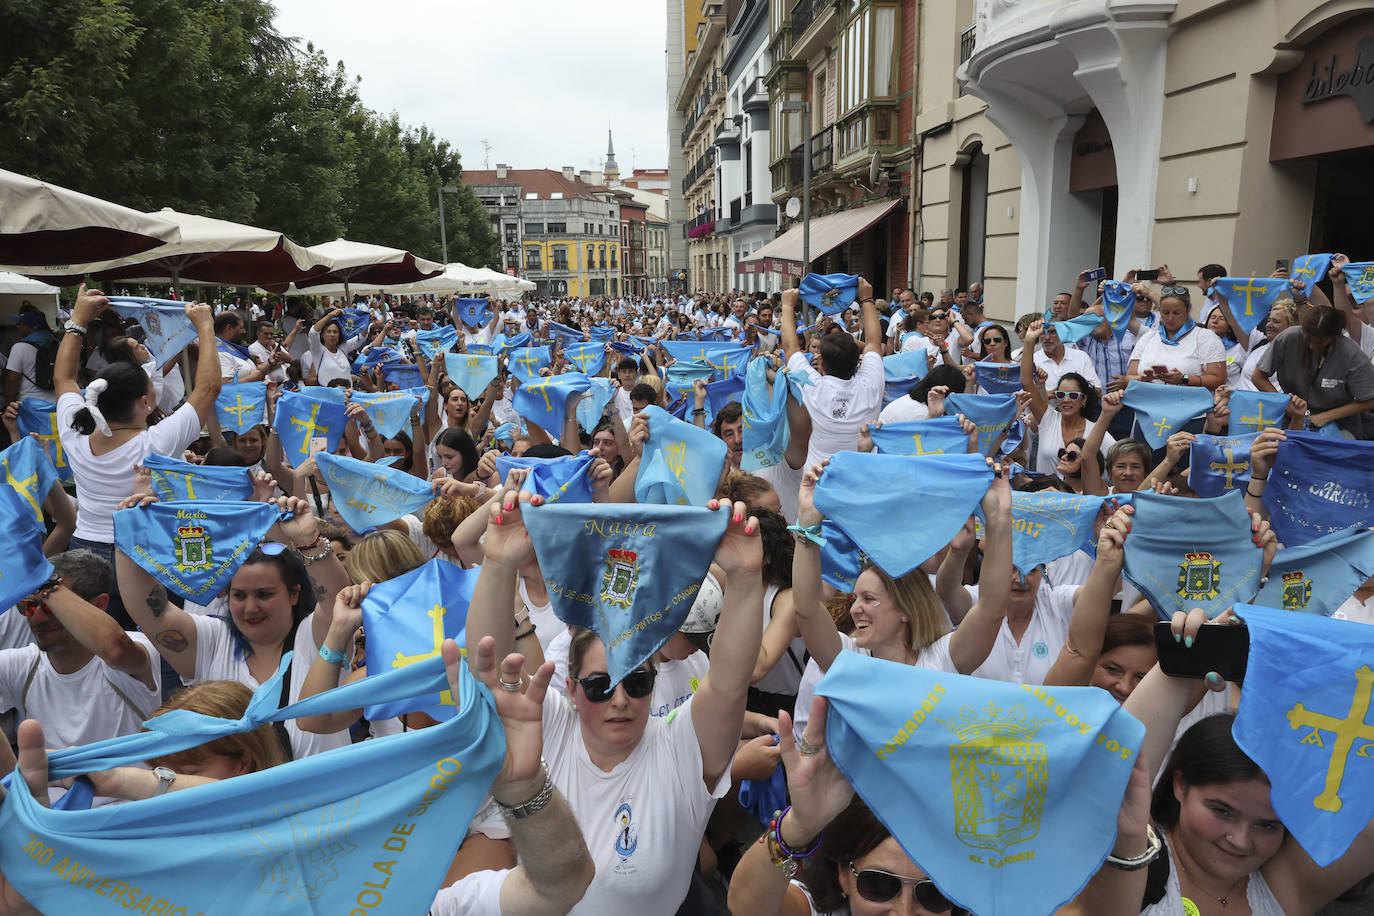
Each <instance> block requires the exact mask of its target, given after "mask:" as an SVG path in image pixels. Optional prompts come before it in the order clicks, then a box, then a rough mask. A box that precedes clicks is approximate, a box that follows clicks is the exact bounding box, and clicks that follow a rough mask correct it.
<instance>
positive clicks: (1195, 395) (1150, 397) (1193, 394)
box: [1121, 380, 1215, 449]
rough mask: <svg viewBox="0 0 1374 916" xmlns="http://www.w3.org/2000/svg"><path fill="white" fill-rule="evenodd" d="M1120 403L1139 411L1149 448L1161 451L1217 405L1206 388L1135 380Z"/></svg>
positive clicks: (1138, 422)
mask: <svg viewBox="0 0 1374 916" xmlns="http://www.w3.org/2000/svg"><path fill="white" fill-rule="evenodd" d="M1121 403H1122V405H1123V406H1125V407H1129V408H1131V409H1132V410H1134V411H1135V412H1136V414H1137V416H1136V424H1137V425H1138V426H1139V428H1140V433H1141V435H1143V436H1144V437H1145V441H1146V442H1148V443H1149V444H1150V448H1154V449H1160V448H1163V447H1164V444H1165V443H1166V442H1168V441H1169V437H1170V436H1172V435H1173V434H1174V433H1176V432H1178V431H1179V430H1181V429H1182V428H1183V427H1184V426H1186V425H1187V424H1188V423H1189V422H1190V421H1192V420H1196V419H1197V418H1198V417H1200V416H1203V415H1204V414H1206V413H1207V412H1208V411H1210V410H1211V409H1212V406H1213V404H1214V403H1215V402H1214V400H1213V398H1212V392H1210V391H1208V390H1207V389H1206V388H1192V387H1187V386H1184V385H1155V384H1151V383H1150V382H1142V381H1139V380H1135V381H1132V382H1131V383H1130V384H1128V385H1127V386H1126V393H1125V395H1123V396H1122V398H1121Z"/></svg>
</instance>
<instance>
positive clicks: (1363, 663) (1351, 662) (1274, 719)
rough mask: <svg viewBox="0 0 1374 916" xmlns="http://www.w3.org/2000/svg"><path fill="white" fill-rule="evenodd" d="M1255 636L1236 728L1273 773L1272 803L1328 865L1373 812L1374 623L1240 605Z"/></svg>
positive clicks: (1307, 848)
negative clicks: (1373, 697) (1372, 702)
mask: <svg viewBox="0 0 1374 916" xmlns="http://www.w3.org/2000/svg"><path fill="white" fill-rule="evenodd" d="M1236 613H1237V614H1239V615H1241V617H1243V618H1244V619H1245V623H1246V626H1247V628H1248V630H1249V633H1250V655H1249V660H1248V662H1247V664H1246V672H1245V690H1244V691H1242V693H1241V698H1240V708H1239V709H1238V710H1237V711H1236V721H1235V724H1234V725H1233V726H1232V727H1231V734H1232V736H1233V737H1234V738H1235V739H1236V744H1238V745H1240V749H1241V750H1242V751H1244V752H1245V754H1246V756H1248V757H1249V758H1250V759H1251V760H1253V761H1254V762H1255V763H1257V764H1258V765H1259V767H1260V768H1261V769H1262V770H1264V775H1265V776H1267V777H1268V778H1269V784H1270V788H1269V802H1270V804H1272V805H1273V806H1274V813H1275V814H1277V815H1278V816H1279V820H1281V821H1282V822H1283V825H1284V827H1286V828H1288V832H1289V833H1291V834H1292V835H1293V839H1295V840H1297V841H1298V843H1299V844H1300V845H1301V846H1302V848H1303V849H1304V850H1305V851H1306V852H1307V854H1308V855H1309V856H1311V857H1312V860H1313V861H1314V862H1316V863H1317V864H1318V865H1319V866H1326V865H1330V864H1331V863H1332V862H1334V861H1335V860H1336V859H1338V858H1340V857H1341V856H1342V855H1344V854H1345V852H1346V850H1348V849H1349V848H1350V844H1351V843H1352V842H1353V841H1354V839H1355V837H1356V836H1358V835H1359V833H1360V831H1362V830H1364V829H1365V827H1366V826H1368V824H1369V821H1370V820H1371V818H1374V769H1371V768H1370V767H1369V766H1368V763H1367V760H1368V756H1369V753H1370V748H1371V741H1374V724H1370V719H1371V715H1370V713H1371V710H1370V708H1369V706H1370V697H1371V694H1374V668H1371V667H1370V663H1369V661H1370V659H1371V658H1374V627H1370V626H1369V625H1367V624H1363V623H1358V622H1356V621H1352V620H1338V619H1335V618H1330V617H1322V616H1319V615H1316V614H1293V613H1289V612H1287V611H1277V610H1274V609H1272V608H1266V607H1251V606H1248V605H1237V606H1236Z"/></svg>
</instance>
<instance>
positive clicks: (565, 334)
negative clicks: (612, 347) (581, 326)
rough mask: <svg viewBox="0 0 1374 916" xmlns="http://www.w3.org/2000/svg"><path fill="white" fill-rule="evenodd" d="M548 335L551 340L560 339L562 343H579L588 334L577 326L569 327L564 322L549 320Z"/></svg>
mask: <svg viewBox="0 0 1374 916" xmlns="http://www.w3.org/2000/svg"><path fill="white" fill-rule="evenodd" d="M549 335H550V336H551V338H552V339H553V340H561V341H563V343H564V344H574V343H581V342H582V341H583V339H584V338H585V337H587V336H589V335H586V334H583V333H582V332H581V331H580V330H578V329H577V328H570V327H568V326H567V325H566V324H559V323H558V322H557V321H550V322H549Z"/></svg>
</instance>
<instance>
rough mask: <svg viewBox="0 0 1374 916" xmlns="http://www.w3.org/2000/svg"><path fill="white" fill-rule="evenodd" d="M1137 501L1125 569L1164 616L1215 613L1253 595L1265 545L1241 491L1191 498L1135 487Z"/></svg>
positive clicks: (1157, 610) (1257, 582) (1157, 611)
mask: <svg viewBox="0 0 1374 916" xmlns="http://www.w3.org/2000/svg"><path fill="white" fill-rule="evenodd" d="M1131 504H1132V505H1133V506H1135V515H1134V516H1132V518H1131V536H1130V537H1128V538H1126V549H1125V557H1126V565H1125V575H1126V578H1127V579H1128V580H1129V581H1130V582H1131V583H1132V584H1134V585H1135V587H1136V588H1138V589H1140V594H1141V595H1143V596H1145V598H1147V599H1149V602H1150V605H1151V606H1152V607H1153V608H1154V609H1155V612H1156V613H1158V614H1159V616H1160V617H1161V618H1162V619H1164V620H1169V619H1170V618H1171V617H1173V615H1174V613H1175V612H1176V611H1183V612H1184V613H1187V612H1188V611H1191V610H1192V609H1193V608H1201V609H1202V610H1204V611H1206V612H1207V616H1208V617H1216V616H1217V615H1218V614H1220V613H1222V612H1223V611H1225V610H1226V609H1227V608H1229V607H1230V606H1231V605H1233V604H1235V603H1236V602H1238V601H1249V600H1251V599H1252V598H1254V597H1255V593H1256V592H1257V591H1259V579H1260V562H1261V560H1262V559H1263V553H1264V551H1263V550H1261V549H1260V548H1259V547H1258V546H1256V544H1255V543H1254V541H1253V540H1251V531H1250V514H1249V513H1248V512H1246V511H1245V499H1244V497H1242V496H1241V494H1240V492H1239V491H1237V490H1232V491H1231V492H1229V493H1227V494H1226V495H1225V496H1219V497H1217V498H1216V499H1185V498H1184V497H1181V496H1160V495H1159V494H1158V493H1147V492H1144V491H1141V490H1137V491H1136V492H1135V494H1134V496H1133V499H1132V501H1131Z"/></svg>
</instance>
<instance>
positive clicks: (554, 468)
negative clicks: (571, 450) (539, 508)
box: [496, 452, 594, 503]
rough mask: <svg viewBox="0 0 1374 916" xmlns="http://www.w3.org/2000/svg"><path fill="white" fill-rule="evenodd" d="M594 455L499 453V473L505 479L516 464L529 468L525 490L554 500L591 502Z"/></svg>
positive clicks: (554, 501) (523, 489) (523, 490)
mask: <svg viewBox="0 0 1374 916" xmlns="http://www.w3.org/2000/svg"><path fill="white" fill-rule="evenodd" d="M593 460H594V459H593V458H592V456H591V453H590V452H578V453H577V454H576V455H563V456H560V457H558V458H516V457H513V456H511V455H498V456H497V457H496V473H497V475H498V476H500V478H501V481H502V482H503V483H504V482H505V480H506V475H508V474H509V473H510V472H511V471H512V470H514V469H516V468H528V469H529V472H530V473H529V475H528V476H527V477H526V478H525V483H524V485H523V486H521V487H520V492H522V493H533V494H535V495H536V496H542V497H544V499H545V500H547V501H548V502H551V503H556V502H559V501H560V500H561V501H563V502H569V503H589V502H591V501H592V481H591V478H590V477H589V476H588V475H589V473H590V472H591V469H592V462H593Z"/></svg>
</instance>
